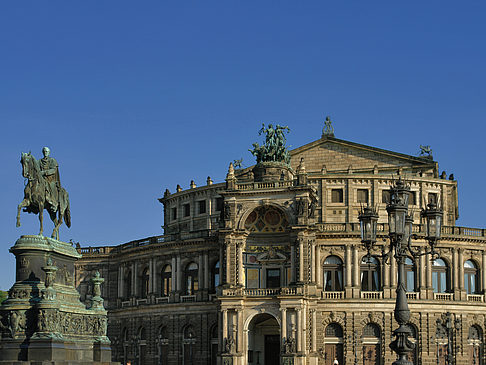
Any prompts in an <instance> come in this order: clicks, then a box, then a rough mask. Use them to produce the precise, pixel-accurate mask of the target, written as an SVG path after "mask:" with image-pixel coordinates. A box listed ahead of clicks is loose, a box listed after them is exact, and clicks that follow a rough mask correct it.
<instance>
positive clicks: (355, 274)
mask: <svg viewBox="0 0 486 365" xmlns="http://www.w3.org/2000/svg"><path fill="white" fill-rule="evenodd" d="M353 262H354V265H353V298H359V290H360V281H359V274H360V271H361V262H360V260H359V253H358V248H357V247H356V245H354V246H353Z"/></svg>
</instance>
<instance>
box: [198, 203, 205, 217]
mask: <svg viewBox="0 0 486 365" xmlns="http://www.w3.org/2000/svg"><path fill="white" fill-rule="evenodd" d="M197 204H198V208H199V214H203V213H206V200H200V201H198V202H197Z"/></svg>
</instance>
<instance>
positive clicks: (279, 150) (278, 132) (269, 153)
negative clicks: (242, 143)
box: [249, 123, 290, 165]
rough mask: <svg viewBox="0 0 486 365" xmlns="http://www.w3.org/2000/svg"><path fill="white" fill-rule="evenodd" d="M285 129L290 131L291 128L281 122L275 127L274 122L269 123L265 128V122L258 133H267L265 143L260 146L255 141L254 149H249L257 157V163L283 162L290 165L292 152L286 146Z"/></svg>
mask: <svg viewBox="0 0 486 365" xmlns="http://www.w3.org/2000/svg"><path fill="white" fill-rule="evenodd" d="M285 131H287V133H288V132H290V128H289V127H287V126H281V125H279V124H277V125H276V126H275V127H273V124H269V125H268V127H267V128H265V123H263V125H262V128H261V129H260V132H259V133H258V134H259V135H261V134H262V133H265V144H264V145H263V146H260V145H259V144H258V143H256V142H255V143H253V149H252V150H249V151H250V152H251V153H252V154H253V155H254V156H255V157H256V160H257V161H256V162H257V164H258V163H261V162H282V163H285V164H286V165H290V153H289V151H288V149H287V146H286V142H287V139H286V138H285Z"/></svg>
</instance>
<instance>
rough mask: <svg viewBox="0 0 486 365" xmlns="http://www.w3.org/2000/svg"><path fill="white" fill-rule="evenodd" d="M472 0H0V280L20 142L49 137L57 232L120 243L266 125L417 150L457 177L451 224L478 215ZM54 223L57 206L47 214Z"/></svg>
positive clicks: (236, 154)
mask: <svg viewBox="0 0 486 365" xmlns="http://www.w3.org/2000/svg"><path fill="white" fill-rule="evenodd" d="M485 14H486V3H485V2H483V1H468V2H450V1H410V2H406V3H403V2H400V3H399V2H390V1H383V2H375V1H332V2H331V1H221V2H213V1H195V2H191V1H171V2H168V1H167V2H166V1H142V2H134V1H130V2H126V1H81V2H80V1H78V2H73V1H69V2H66V1H3V2H1V3H0V53H1V54H0V123H1V129H0V138H1V147H2V153H1V154H0V166H1V177H2V179H1V180H2V185H1V186H2V189H1V192H0V203H1V208H2V209H1V211H0V232H1V243H0V260H1V261H0V262H1V265H0V288H1V289H8V288H9V287H10V286H11V285H12V283H13V281H14V270H15V269H14V268H15V266H14V260H13V255H12V254H10V253H9V252H8V249H9V247H11V246H12V245H13V244H14V242H15V240H16V239H17V238H18V237H19V236H20V235H22V234H32V233H34V234H35V233H37V231H38V221H37V217H36V216H34V215H29V214H27V213H23V214H22V215H21V221H22V223H23V226H22V227H20V228H16V227H15V213H16V206H17V205H18V204H19V203H20V201H21V200H22V198H23V178H22V177H21V166H20V163H19V160H20V153H21V152H22V151H24V152H28V151H32V153H33V154H35V155H36V157H38V158H39V157H41V149H42V147H43V146H44V145H47V146H49V147H50V148H51V150H52V156H53V157H54V158H56V159H57V160H58V162H59V165H60V174H61V181H62V183H63V185H64V186H65V188H66V189H67V190H68V192H69V194H70V199H71V212H72V222H73V225H72V228H71V229H67V228H66V227H63V228H62V229H61V239H64V240H66V241H68V240H69V239H73V240H74V241H79V242H80V243H81V244H82V245H114V244H119V243H124V242H127V241H130V240H133V239H138V238H142V237H147V236H151V235H158V234H161V233H162V229H161V224H162V221H163V219H162V206H161V204H160V203H159V202H158V201H157V200H156V199H157V198H158V197H160V196H161V195H162V193H163V191H164V190H165V188H169V189H170V190H171V191H174V190H175V186H176V184H181V186H183V187H184V188H188V186H189V182H190V180H191V179H194V180H195V181H196V183H197V184H198V185H201V184H204V183H205V180H206V177H207V176H208V175H210V176H211V177H212V178H213V180H214V181H215V182H220V181H222V180H223V179H224V176H225V174H226V171H227V166H228V163H229V162H230V161H232V160H234V159H238V158H241V157H243V159H244V164H245V165H246V166H249V165H251V164H252V161H253V159H252V156H251V155H250V153H249V152H247V150H248V148H249V147H250V146H251V143H252V142H255V141H261V138H260V137H258V135H257V132H258V130H259V128H260V126H261V122H271V121H274V122H278V123H279V124H286V125H289V126H290V128H291V129H292V132H291V134H289V136H288V141H289V143H290V144H291V145H292V146H293V147H298V146H300V145H302V144H305V143H308V142H311V141H313V140H316V139H318V138H319V137H320V134H321V130H322V126H323V120H324V117H325V116H326V115H331V117H332V119H333V120H334V127H335V131H336V137H338V138H342V139H347V140H351V141H354V142H359V143H363V144H368V145H372V146H376V147H381V148H385V149H391V150H394V151H397V152H402V153H409V154H417V153H418V151H419V145H420V144H429V145H431V147H432V149H433V153H434V158H435V159H436V160H437V161H439V163H440V170H446V171H447V173H448V174H449V173H454V175H455V176H456V178H457V179H458V181H459V188H460V195H459V203H460V215H461V217H460V219H459V221H458V222H457V224H458V225H463V226H470V227H485V226H486V224H485V222H484V219H483V217H484V206H485V204H486V199H485V198H484V192H483V186H484V180H485V179H486V172H485V167H484V166H483V165H484V161H485V159H484V156H485V153H484V144H485V142H484V134H485V131H486V128H485V127H484V121H485V118H486V104H485V100H486V86H485V85H486V68H485V65H486V42H485V38H486V37H485V36H486V22H485V21H484V15H485ZM46 227H47V230H48V231H50V230H51V227H52V225H51V223H50V221H49V220H48V219H47V223H46Z"/></svg>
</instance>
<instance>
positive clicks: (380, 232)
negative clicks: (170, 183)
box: [75, 120, 486, 365]
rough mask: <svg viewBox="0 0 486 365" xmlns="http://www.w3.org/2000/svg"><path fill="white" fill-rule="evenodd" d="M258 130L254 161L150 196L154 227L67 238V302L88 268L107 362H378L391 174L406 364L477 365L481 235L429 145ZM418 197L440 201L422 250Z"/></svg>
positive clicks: (485, 252)
mask: <svg viewBox="0 0 486 365" xmlns="http://www.w3.org/2000/svg"><path fill="white" fill-rule="evenodd" d="M263 132H265V135H266V140H265V144H264V145H262V146H260V145H258V144H257V143H255V144H254V145H253V147H254V149H253V150H252V153H253V154H254V155H255V158H256V161H255V164H254V165H253V166H251V167H246V168H243V167H241V166H240V164H239V163H238V162H237V163H235V164H233V163H231V164H230V166H229V168H228V171H227V174H226V179H225V181H222V182H214V183H213V181H212V180H211V178H210V177H207V179H206V177H201V181H205V183H204V184H203V185H199V186H196V184H195V183H194V182H191V184H190V185H188V187H187V189H183V188H181V187H180V186H177V188H176V189H175V190H173V191H169V190H165V193H163V194H161V195H162V196H161V197H154V199H155V198H158V200H159V201H160V203H161V208H163V220H164V223H163V229H164V231H163V234H162V235H160V236H156V237H147V238H142V239H140V240H136V241H132V242H128V243H121V244H119V245H117V246H107V247H78V252H79V253H81V254H82V256H83V257H82V258H81V259H80V260H79V261H78V262H77V264H76V273H75V281H76V286H77V288H78V290H79V291H80V293H81V298H82V299H83V300H89V299H90V297H91V295H92V293H91V292H90V290H91V289H90V285H88V284H89V281H90V279H91V278H92V276H93V275H94V273H95V272H96V271H97V270H99V272H100V274H101V276H102V277H103V278H105V283H104V284H103V286H102V297H103V298H104V300H105V302H104V303H105V307H106V309H107V311H108V337H109V339H110V341H111V347H112V360H113V361H118V362H121V363H122V364H129V363H130V364H147V365H152V364H154V365H155V364H171V365H176V364H183V365H187V364H194V365H196V364H197V365H203V364H204V365H209V364H215V365H216V364H217V365H247V364H248V365H257V364H261V365H274V364H279V365H280V364H283V365H285V364H289V365H290V364H295V365H304V364H309V365H317V364H326V365H333V364H336V362H337V363H339V364H340V365H343V364H346V365H350V364H363V365H374V364H391V363H392V362H393V361H395V360H396V358H397V355H396V354H395V352H393V351H392V350H391V349H390V347H389V345H390V343H391V342H392V341H393V339H394V335H393V331H394V330H395V329H396V328H397V327H398V324H397V322H396V320H395V318H394V314H393V313H394V309H395V304H396V303H395V302H396V296H397V287H399V285H398V264H397V260H395V259H394V257H393V253H390V245H391V243H390V242H391V239H390V237H391V236H390V234H389V232H390V228H391V227H390V224H389V213H388V210H387V207H388V206H389V205H390V201H391V198H392V196H393V190H391V188H390V187H391V186H394V184H396V181H397V179H400V181H403V182H404V184H405V185H406V186H407V189H408V191H409V192H408V194H409V196H408V215H407V217H408V218H407V219H409V220H410V228H409V229H410V230H411V231H410V239H409V241H408V243H409V246H410V247H408V248H409V250H408V251H407V252H409V253H410V254H407V256H406V257H404V276H403V283H404V284H403V286H404V288H405V291H406V299H407V301H408V307H409V309H410V313H411V315H410V319H409V321H408V324H406V326H407V328H408V330H409V336H408V339H409V341H410V343H411V344H412V348H413V349H412V350H411V351H410V353H409V354H408V355H407V357H408V360H409V361H411V362H413V363H414V364H423V365H434V364H439V365H440V364H444V365H445V364H446V363H447V364H457V365H460V364H468V365H473V364H474V365H480V364H482V363H483V358H484V354H483V342H484V332H485V314H486V303H485V297H484V289H485V285H486V237H485V230H484V229H477V228H465V227H459V226H456V225H455V222H456V220H457V219H458V215H459V212H458V191H457V189H458V185H457V181H456V180H455V179H454V176H453V175H450V176H447V175H446V173H445V172H441V171H440V170H439V165H438V163H437V162H436V161H434V159H433V157H432V155H431V153H430V149H429V150H427V148H423V151H422V152H423V153H422V154H421V155H420V156H412V155H406V154H402V153H398V152H393V151H388V150H384V149H380V148H375V147H369V146H365V145H362V144H359V143H355V142H349V141H345V140H341V139H338V138H336V137H335V136H334V131H333V129H332V126H331V123H330V121H329V120H328V123H327V124H326V127H325V128H324V130H323V132H322V135H321V136H318V139H317V140H315V141H313V142H311V143H308V144H306V145H304V146H301V147H299V148H296V149H293V150H291V151H288V150H287V149H286V147H285V138H286V135H287V132H288V130H286V128H285V127H281V126H278V125H277V126H275V127H274V126H272V125H270V126H268V128H267V129H264V130H263ZM289 136H291V134H289ZM248 142H249V143H248V145H249V146H250V145H251V142H252V141H248ZM228 163H229V161H228ZM161 183H162V184H163V182H161ZM164 189H165V187H164ZM427 205H430V206H436V207H438V209H440V211H441V216H440V218H441V225H440V232H439V233H440V239H437V240H436V241H434V244H435V246H434V247H433V249H434V250H433V251H431V246H430V242H429V240H428V233H427V232H428V231H427V224H426V223H427V222H426V218H425V217H424V213H423V212H424V209H425V208H426V206H427ZM363 207H372V208H373V211H374V212H375V213H376V217H377V222H376V237H377V239H376V242H375V243H374V244H373V245H372V246H370V247H367V246H366V245H365V244H364V243H363V242H364V241H363V237H362V232H361V224H360V220H359V219H358V216H359V214H360V212H363ZM161 210H162V209H161ZM412 219H413V223H412V221H411V220H412Z"/></svg>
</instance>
